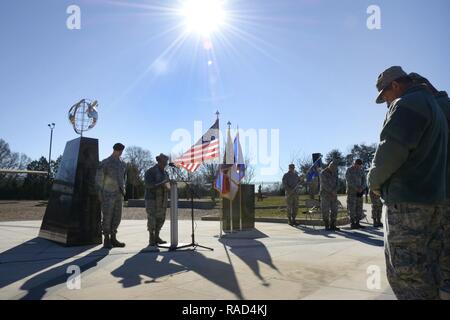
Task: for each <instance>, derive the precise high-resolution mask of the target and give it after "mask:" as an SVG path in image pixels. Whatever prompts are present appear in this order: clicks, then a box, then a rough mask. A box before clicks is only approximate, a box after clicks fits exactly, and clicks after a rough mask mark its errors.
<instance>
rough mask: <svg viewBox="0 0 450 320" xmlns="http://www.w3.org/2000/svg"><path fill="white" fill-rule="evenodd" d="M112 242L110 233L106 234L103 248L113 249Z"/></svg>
mask: <svg viewBox="0 0 450 320" xmlns="http://www.w3.org/2000/svg"><path fill="white" fill-rule="evenodd" d="M112 247H113V246H112V244H111V238H110V237H109V234H105V239H104V241H103V248H105V249H112Z"/></svg>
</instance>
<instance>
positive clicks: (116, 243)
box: [111, 233, 125, 248]
mask: <svg viewBox="0 0 450 320" xmlns="http://www.w3.org/2000/svg"><path fill="white" fill-rule="evenodd" d="M111 245H112V246H113V247H117V248H123V247H125V243H123V242H120V241H118V240H117V238H116V235H115V234H114V233H113V234H112V235H111Z"/></svg>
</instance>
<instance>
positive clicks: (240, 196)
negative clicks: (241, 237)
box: [239, 182, 242, 231]
mask: <svg viewBox="0 0 450 320" xmlns="http://www.w3.org/2000/svg"><path fill="white" fill-rule="evenodd" d="M239 227H240V230H241V231H242V189H241V183H240V182H239Z"/></svg>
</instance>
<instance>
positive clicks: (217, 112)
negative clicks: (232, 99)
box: [216, 110, 220, 119]
mask: <svg viewBox="0 0 450 320" xmlns="http://www.w3.org/2000/svg"><path fill="white" fill-rule="evenodd" d="M219 115H220V112H219V110H217V111H216V116H217V119H219Z"/></svg>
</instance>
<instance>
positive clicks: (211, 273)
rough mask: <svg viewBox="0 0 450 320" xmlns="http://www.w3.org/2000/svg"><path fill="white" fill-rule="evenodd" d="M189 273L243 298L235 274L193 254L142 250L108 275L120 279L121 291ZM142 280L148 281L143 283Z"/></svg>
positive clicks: (219, 263)
mask: <svg viewBox="0 0 450 320" xmlns="http://www.w3.org/2000/svg"><path fill="white" fill-rule="evenodd" d="M172 262H174V263H172ZM189 271H192V272H195V273H197V274H198V275H200V276H202V277H203V278H205V279H207V280H208V281H210V282H212V283H214V284H216V285H217V286H219V287H221V288H223V289H225V290H227V291H229V292H231V293H233V294H234V295H235V296H236V297H237V298H238V299H243V298H244V297H243V296H242V292H241V289H240V287H239V283H238V281H237V278H236V274H235V271H234V269H233V267H232V266H231V265H230V264H228V263H225V262H222V261H219V260H215V259H211V258H208V257H206V256H205V255H203V254H202V253H201V252H199V251H195V250H184V251H178V252H149V251H148V250H146V249H144V250H141V251H140V252H139V253H137V254H136V255H134V256H132V257H131V258H129V259H127V260H125V262H124V264H123V265H122V266H120V267H119V268H117V269H115V270H114V271H112V272H111V274H112V275H113V276H114V277H117V278H121V280H119V283H121V284H122V286H123V287H124V288H129V287H133V286H138V285H141V284H142V283H148V284H150V285H151V283H158V282H159V281H158V279H160V278H162V277H165V276H169V275H173V274H177V273H181V272H189ZM142 276H145V277H149V278H151V279H152V280H150V281H145V282H143V278H142Z"/></svg>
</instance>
